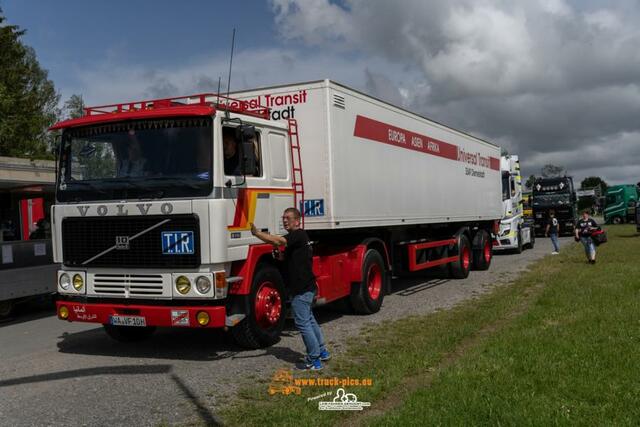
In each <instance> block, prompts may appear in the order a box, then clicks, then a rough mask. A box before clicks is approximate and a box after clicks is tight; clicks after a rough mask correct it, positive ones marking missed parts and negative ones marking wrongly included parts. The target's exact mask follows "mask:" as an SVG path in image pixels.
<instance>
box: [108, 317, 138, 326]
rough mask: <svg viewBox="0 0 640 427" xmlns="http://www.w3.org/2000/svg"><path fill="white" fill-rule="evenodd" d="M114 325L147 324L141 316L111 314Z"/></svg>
mask: <svg viewBox="0 0 640 427" xmlns="http://www.w3.org/2000/svg"><path fill="white" fill-rule="evenodd" d="M110 320H111V324H112V325H114V326H147V320H146V319H145V318H144V317H142V316H111V319H110Z"/></svg>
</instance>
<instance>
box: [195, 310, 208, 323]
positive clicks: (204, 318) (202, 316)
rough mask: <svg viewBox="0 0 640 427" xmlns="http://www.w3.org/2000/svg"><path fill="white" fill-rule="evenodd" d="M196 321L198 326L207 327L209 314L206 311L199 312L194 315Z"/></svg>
mask: <svg viewBox="0 0 640 427" xmlns="http://www.w3.org/2000/svg"><path fill="white" fill-rule="evenodd" d="M196 319H197V320H198V324H199V325H200V326H207V325H208V324H209V320H210V319H209V313H207V312H206V311H200V312H198V314H197V315H196Z"/></svg>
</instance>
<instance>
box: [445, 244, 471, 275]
mask: <svg viewBox="0 0 640 427" xmlns="http://www.w3.org/2000/svg"><path fill="white" fill-rule="evenodd" d="M456 247H457V251H458V259H457V260H456V261H454V262H452V263H451V264H449V274H450V275H451V277H453V278H454V279H466V278H467V277H468V276H469V270H470V269H471V245H470V243H469V238H468V237H467V236H466V235H465V234H461V235H460V236H458V243H457V245H456Z"/></svg>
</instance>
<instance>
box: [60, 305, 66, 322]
mask: <svg viewBox="0 0 640 427" xmlns="http://www.w3.org/2000/svg"><path fill="white" fill-rule="evenodd" d="M58 317H59V318H61V319H62V320H64V319H68V318H69V309H68V308H67V307H65V306H64V305H63V306H61V307H60V309H59V310H58Z"/></svg>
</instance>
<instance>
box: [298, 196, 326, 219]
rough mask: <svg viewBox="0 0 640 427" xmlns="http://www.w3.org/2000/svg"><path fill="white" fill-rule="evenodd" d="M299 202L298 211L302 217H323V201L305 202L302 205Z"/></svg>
mask: <svg viewBox="0 0 640 427" xmlns="http://www.w3.org/2000/svg"><path fill="white" fill-rule="evenodd" d="M302 203H303V202H302V201H300V210H301V211H302V212H303V213H304V216H306V217H310V216H324V199H313V200H305V201H304V205H303V204H302Z"/></svg>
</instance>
